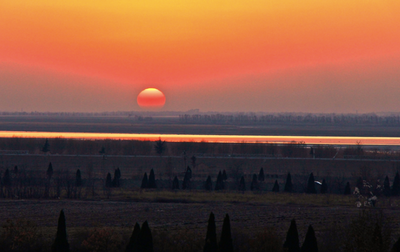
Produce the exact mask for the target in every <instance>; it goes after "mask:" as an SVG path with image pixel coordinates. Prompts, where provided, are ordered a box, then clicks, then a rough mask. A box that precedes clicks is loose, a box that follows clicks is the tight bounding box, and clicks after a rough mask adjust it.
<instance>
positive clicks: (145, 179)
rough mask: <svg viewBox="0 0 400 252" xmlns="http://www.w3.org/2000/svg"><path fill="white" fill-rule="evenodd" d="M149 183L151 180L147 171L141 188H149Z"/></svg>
mask: <svg viewBox="0 0 400 252" xmlns="http://www.w3.org/2000/svg"><path fill="white" fill-rule="evenodd" d="M148 185H149V180H148V179H147V173H144V175H143V178H142V185H141V186H140V188H141V189H146V188H148Z"/></svg>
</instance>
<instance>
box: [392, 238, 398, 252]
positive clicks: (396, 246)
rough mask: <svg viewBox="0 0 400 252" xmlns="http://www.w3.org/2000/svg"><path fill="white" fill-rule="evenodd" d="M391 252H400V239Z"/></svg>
mask: <svg viewBox="0 0 400 252" xmlns="http://www.w3.org/2000/svg"><path fill="white" fill-rule="evenodd" d="M391 252H400V238H399V239H397V241H396V242H395V243H394V244H393V247H392V250H391Z"/></svg>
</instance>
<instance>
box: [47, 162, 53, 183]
mask: <svg viewBox="0 0 400 252" xmlns="http://www.w3.org/2000/svg"><path fill="white" fill-rule="evenodd" d="M46 175H47V178H48V179H49V180H50V179H51V177H52V176H53V165H52V164H51V162H50V163H49V167H48V168H47V171H46Z"/></svg>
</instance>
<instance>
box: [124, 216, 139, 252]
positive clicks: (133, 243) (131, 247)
mask: <svg viewBox="0 0 400 252" xmlns="http://www.w3.org/2000/svg"><path fill="white" fill-rule="evenodd" d="M139 234H140V225H139V223H137V222H136V224H135V227H134V228H133V232H132V235H131V238H129V243H128V245H127V246H126V249H125V252H136V251H138V242H139V241H138V238H139Z"/></svg>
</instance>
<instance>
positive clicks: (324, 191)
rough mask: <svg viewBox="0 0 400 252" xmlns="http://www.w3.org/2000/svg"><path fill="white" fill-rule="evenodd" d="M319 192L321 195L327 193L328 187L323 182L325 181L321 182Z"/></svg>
mask: <svg viewBox="0 0 400 252" xmlns="http://www.w3.org/2000/svg"><path fill="white" fill-rule="evenodd" d="M320 192H321V193H322V194H324V193H327V192H328V185H327V184H326V182H325V179H323V180H322V185H321V190H320Z"/></svg>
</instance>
